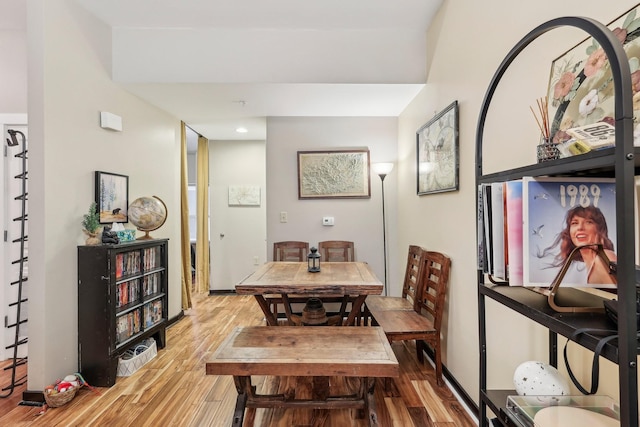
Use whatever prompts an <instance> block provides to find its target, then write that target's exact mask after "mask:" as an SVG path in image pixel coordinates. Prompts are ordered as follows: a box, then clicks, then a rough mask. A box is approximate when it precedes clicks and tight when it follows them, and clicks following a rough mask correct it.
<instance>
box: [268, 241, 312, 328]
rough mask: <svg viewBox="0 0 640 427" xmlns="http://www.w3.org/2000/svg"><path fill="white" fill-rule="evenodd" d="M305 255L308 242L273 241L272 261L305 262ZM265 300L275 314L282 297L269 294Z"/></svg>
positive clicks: (307, 250)
mask: <svg viewBox="0 0 640 427" xmlns="http://www.w3.org/2000/svg"><path fill="white" fill-rule="evenodd" d="M307 255H309V242H299V241H295V240H290V241H283V242H274V243H273V260H274V261H288V262H306V261H307ZM266 300H267V302H268V303H269V304H270V305H271V310H272V312H273V313H276V316H277V315H278V304H282V298H281V297H280V296H279V295H271V296H267V298H266Z"/></svg>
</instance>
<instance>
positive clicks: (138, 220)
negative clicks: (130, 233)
mask: <svg viewBox="0 0 640 427" xmlns="http://www.w3.org/2000/svg"><path fill="white" fill-rule="evenodd" d="M166 220H167V205H165V203H164V202H163V201H162V199H160V198H159V197H158V196H152V197H146V196H145V197H139V198H137V199H135V200H134V201H133V202H132V203H131V204H130V205H129V221H131V223H132V224H133V225H135V226H136V227H137V228H138V230H140V231H144V232H145V235H144V236H141V237H138V238H137V239H136V240H148V239H153V237H151V236H150V235H149V232H150V231H153V230H157V229H158V228H160V227H162V225H163V224H164V223H165V221H166Z"/></svg>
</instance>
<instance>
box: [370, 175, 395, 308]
mask: <svg viewBox="0 0 640 427" xmlns="http://www.w3.org/2000/svg"><path fill="white" fill-rule="evenodd" d="M371 168H372V169H373V172H374V173H375V174H377V175H378V176H379V177H380V181H381V182H382V246H383V248H384V295H385V296H387V219H386V217H385V213H384V179H385V178H386V176H387V175H388V174H389V173H390V172H391V171H392V170H393V163H374V164H372V165H371Z"/></svg>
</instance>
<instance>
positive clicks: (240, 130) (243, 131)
mask: <svg viewBox="0 0 640 427" xmlns="http://www.w3.org/2000/svg"><path fill="white" fill-rule="evenodd" d="M236 132H238V133H247V132H249V131H248V130H247V128H243V127H239V128H236Z"/></svg>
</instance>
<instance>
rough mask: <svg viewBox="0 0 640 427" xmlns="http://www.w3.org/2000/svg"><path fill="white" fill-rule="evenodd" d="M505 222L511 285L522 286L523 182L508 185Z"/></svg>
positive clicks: (508, 272) (509, 182) (517, 181)
mask: <svg viewBox="0 0 640 427" xmlns="http://www.w3.org/2000/svg"><path fill="white" fill-rule="evenodd" d="M505 221H506V223H507V227H506V229H507V238H506V241H507V276H508V278H509V285H511V286H522V283H523V282H522V278H523V275H522V274H523V273H522V180H515V181H508V182H507V183H506V187H505Z"/></svg>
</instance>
